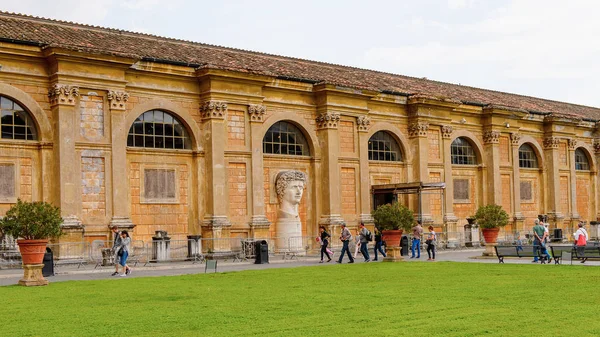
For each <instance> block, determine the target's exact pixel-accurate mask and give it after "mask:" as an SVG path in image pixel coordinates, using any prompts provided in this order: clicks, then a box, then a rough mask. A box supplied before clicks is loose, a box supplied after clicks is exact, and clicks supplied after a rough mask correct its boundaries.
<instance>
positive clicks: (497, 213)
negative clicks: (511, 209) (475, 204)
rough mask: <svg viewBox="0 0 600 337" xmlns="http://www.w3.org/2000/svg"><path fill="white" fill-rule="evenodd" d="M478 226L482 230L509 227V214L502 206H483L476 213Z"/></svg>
mask: <svg viewBox="0 0 600 337" xmlns="http://www.w3.org/2000/svg"><path fill="white" fill-rule="evenodd" d="M475 219H477V224H478V225H479V226H480V227H481V228H496V227H504V226H506V225H508V213H506V211H504V210H503V209H502V206H499V205H495V204H491V205H486V206H481V207H479V208H478V209H477V213H475Z"/></svg>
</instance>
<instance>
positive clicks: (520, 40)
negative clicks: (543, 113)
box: [0, 0, 600, 107]
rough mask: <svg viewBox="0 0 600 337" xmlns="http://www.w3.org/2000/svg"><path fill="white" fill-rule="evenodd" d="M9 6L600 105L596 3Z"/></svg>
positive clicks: (41, 1)
mask: <svg viewBox="0 0 600 337" xmlns="http://www.w3.org/2000/svg"><path fill="white" fill-rule="evenodd" d="M0 9H1V10H3V11H8V12H16V13H23V14H29V15H34V16H41V17H46V18H52V19H60V20H67V21H73V22H79V23H85V24H90V25H97V26H103V27H111V28H120V29H125V30H129V31H136V32H143V33H149V34H154V35H160V36H166V37H172V38H178V39H183V40H190V41H196V42H202V43H208V44H214V45H220V46H226V47H233V48H240V49H246V50H253V51H259V52H265V53H271V54H278V55H284V56H292V57H297V58H304V59H310V60H316V61H322V62H329V63H335V64H343V65H348V66H355V67H360V68H367V69H374V70H380V71H385V72H390V73H396V74H402V75H408V76H414V77H426V78H428V79H432V80H437V81H443V82H449V83H457V84H462V85H468V86H473V87H479V88H486V89H492V90H498V91H505V92H511V93H518V94H522V95H527V96H535V97H541V98H547V99H552V100H557V101H564V102H570V103H577V104H582V105H588V106H595V107H600V85H599V84H598V79H599V78H600V43H599V42H598V37H599V36H600V20H599V19H598V13H600V1H596V0H569V1H564V0H561V1H558V0H515V1H509V0H420V1H408V0H396V1H383V0H381V1H379V0H369V1H367V0H364V1H355V0H302V1H292V0H287V1H284V0H279V1H266V0H252V1H244V0H221V1H217V0H212V1H204V0H196V1H185V0H169V1H163V0H122V1H117V0H95V1H83V0H54V1H47V0H19V1H14V0H0Z"/></svg>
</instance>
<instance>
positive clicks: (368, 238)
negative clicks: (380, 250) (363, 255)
mask: <svg viewBox="0 0 600 337" xmlns="http://www.w3.org/2000/svg"><path fill="white" fill-rule="evenodd" d="M365 237H366V238H367V241H373V235H372V234H371V231H370V230H367V235H365Z"/></svg>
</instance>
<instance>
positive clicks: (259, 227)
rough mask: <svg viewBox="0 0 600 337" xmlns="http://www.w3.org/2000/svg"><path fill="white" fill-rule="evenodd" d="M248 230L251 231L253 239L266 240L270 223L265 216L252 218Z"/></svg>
mask: <svg viewBox="0 0 600 337" xmlns="http://www.w3.org/2000/svg"><path fill="white" fill-rule="evenodd" d="M250 228H251V229H252V237H253V238H254V239H268V238H269V230H270V228H271V223H270V222H269V220H268V219H267V218H266V217H265V216H262V215H259V216H253V217H252V222H250Z"/></svg>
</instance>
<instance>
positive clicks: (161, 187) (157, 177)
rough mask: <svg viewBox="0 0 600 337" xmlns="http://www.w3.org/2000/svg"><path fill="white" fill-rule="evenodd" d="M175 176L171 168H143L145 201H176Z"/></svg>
mask: <svg viewBox="0 0 600 337" xmlns="http://www.w3.org/2000/svg"><path fill="white" fill-rule="evenodd" d="M175 176H176V175H175V170H173V169H144V199H145V201H148V202H153V201H166V202H173V201H176V200H177V195H176V192H175V191H176V190H177V188H176V181H175Z"/></svg>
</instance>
